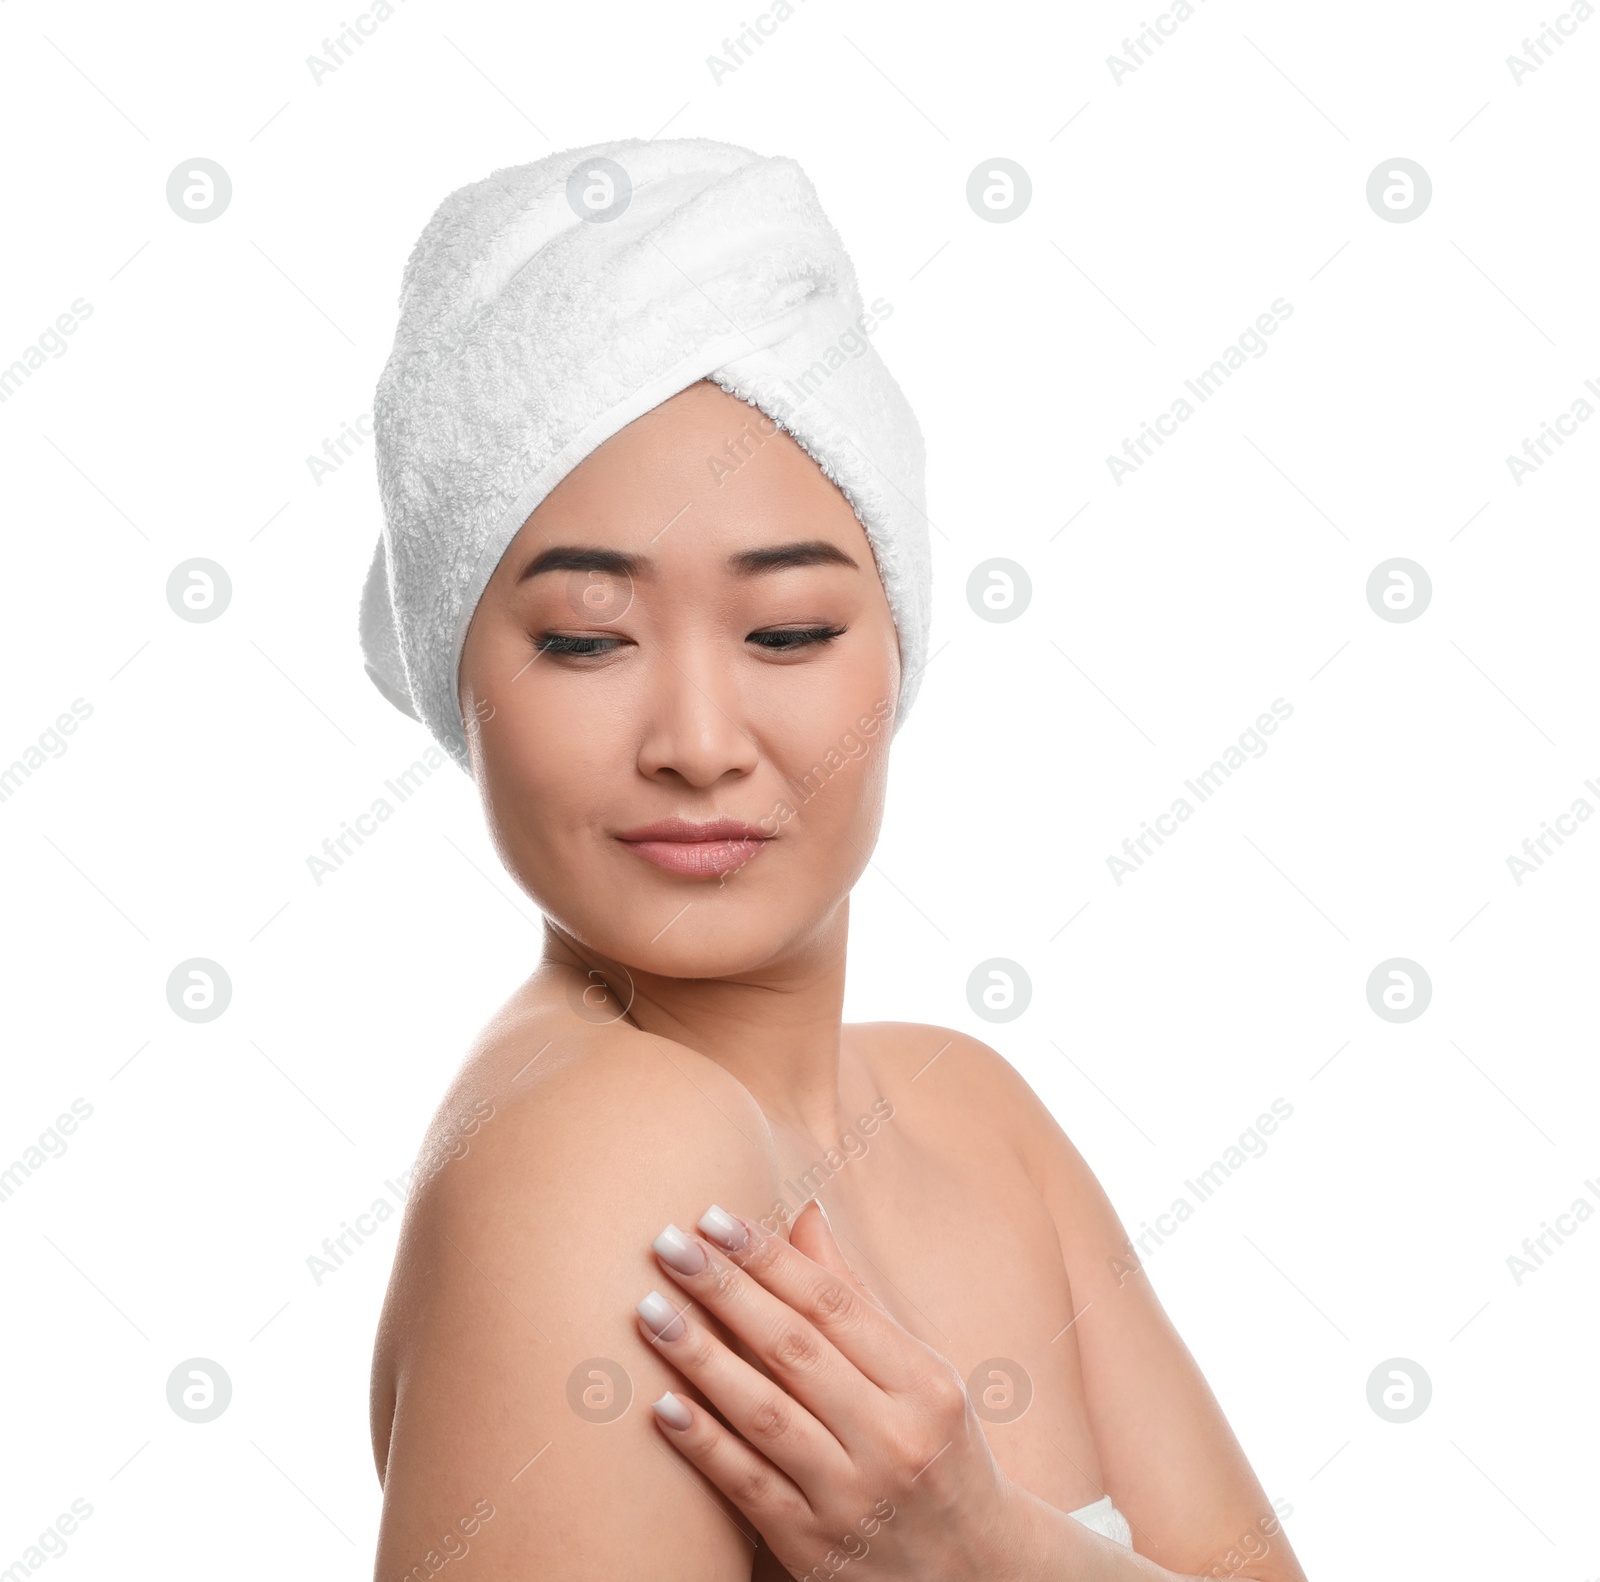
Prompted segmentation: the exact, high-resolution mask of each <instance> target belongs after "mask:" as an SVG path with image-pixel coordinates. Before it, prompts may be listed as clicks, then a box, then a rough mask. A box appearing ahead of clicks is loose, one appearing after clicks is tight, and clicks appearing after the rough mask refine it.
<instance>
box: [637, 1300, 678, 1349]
mask: <svg viewBox="0 0 1600 1582" xmlns="http://www.w3.org/2000/svg"><path fill="white" fill-rule="evenodd" d="M635 1311H636V1312H637V1313H638V1315H639V1317H640V1318H642V1319H643V1320H644V1321H645V1323H646V1324H647V1325H649V1327H650V1333H651V1334H653V1335H654V1336H655V1337H656V1339H657V1340H682V1339H683V1336H684V1331H685V1327H686V1326H685V1325H684V1322H683V1319H682V1317H681V1316H680V1315H679V1313H678V1310H677V1309H676V1308H675V1307H674V1306H673V1305H672V1303H670V1302H669V1301H668V1300H667V1299H666V1297H664V1296H663V1295H662V1294H661V1293H660V1292H659V1291H652V1292H651V1293H650V1294H649V1296H647V1297H646V1298H645V1299H644V1301H642V1302H641V1303H640V1304H639V1306H638V1307H637V1309H635Z"/></svg>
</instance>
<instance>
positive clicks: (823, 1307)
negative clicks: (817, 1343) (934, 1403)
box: [696, 1205, 928, 1393]
mask: <svg viewBox="0 0 1600 1582" xmlns="http://www.w3.org/2000/svg"><path fill="white" fill-rule="evenodd" d="M699 1229H700V1231H701V1233H702V1234H703V1235H704V1236H705V1237H706V1238H707V1239H708V1240H710V1241H712V1242H715V1243H716V1244H717V1246H718V1247H720V1248H722V1249H723V1250H724V1251H726V1252H727V1254H728V1257H729V1258H730V1259H731V1260H732V1261H733V1262H734V1263H736V1264H737V1265H738V1266H739V1268H740V1269H741V1270H742V1271H743V1272H744V1273H746V1274H748V1275H750V1276H752V1277H753V1278H754V1279H755V1280H758V1281H759V1282H760V1284H761V1287H762V1288H763V1289H765V1290H766V1291H767V1292H768V1293H769V1294H771V1295H772V1296H775V1297H777V1298H779V1299H780V1300H781V1301H782V1302H783V1303H784V1304H785V1305H786V1306H788V1307H789V1308H790V1309H792V1310H793V1311H794V1312H795V1313H797V1314H799V1315H800V1316H801V1317H802V1318H803V1319H805V1320H806V1321H807V1322H808V1323H809V1324H811V1325H812V1326H813V1327H814V1328H815V1329H816V1331H817V1332H818V1333H819V1334H821V1335H823V1336H824V1337H825V1338H826V1339H827V1340H828V1341H829V1343H830V1344H831V1345H832V1346H834V1347H835V1348H836V1349H837V1350H838V1352H839V1354H840V1355H841V1356H843V1357H845V1358H846V1359H848V1360H849V1361H850V1362H851V1363H852V1364H854V1366H855V1367H856V1368H857V1369H858V1370H859V1371H860V1372H861V1373H862V1374H863V1375H864V1376H865V1377H866V1378H868V1379H870V1380H871V1381H872V1382H873V1383H874V1384H876V1385H877V1386H878V1388H879V1389H880V1390H884V1391H888V1392H890V1393H904V1392H906V1391H909V1390H912V1389H914V1388H915V1387H916V1384H917V1381H918V1379H919V1378H920V1377H921V1376H922V1375H923V1374H924V1373H925V1372H926V1370H927V1357H928V1348H927V1347H926V1346H924V1345H923V1344H922V1342H921V1341H919V1340H918V1339H916V1337H915V1336H913V1335H912V1334H911V1333H910V1332H909V1331H908V1330H906V1329H905V1328H904V1327H903V1326H902V1325H901V1324H900V1323H898V1322H897V1321H896V1320H895V1318H894V1317H893V1316H892V1315H891V1314H890V1313H889V1312H887V1311H886V1310H885V1309H884V1308H883V1307H882V1306H881V1304H879V1303H877V1302H872V1301H868V1300H867V1298H866V1297H865V1296H864V1295H863V1294H862V1293H861V1291H860V1290H859V1289H858V1288H857V1286H856V1283H855V1282H854V1281H853V1280H850V1281H846V1280H845V1279H843V1278H841V1277H840V1276H839V1275H837V1274H835V1273H834V1272H833V1271H832V1270H831V1269H825V1268H823V1267H821V1266H820V1265H819V1264H817V1263H815V1262H814V1261H813V1260H812V1259H810V1258H808V1257H807V1256H806V1255H805V1253H803V1252H801V1251H800V1250H799V1249H798V1248H796V1247H794V1246H792V1245H790V1243H788V1242H787V1241H785V1240H784V1239H783V1237H781V1236H775V1235H773V1233H772V1232H771V1231H768V1230H766V1229H764V1228H763V1227H762V1226H761V1225H759V1224H757V1223H756V1222H755V1221H754V1220H750V1219H746V1218H745V1217H744V1216H743V1215H734V1214H729V1213H728V1212H727V1211H726V1210H725V1209H721V1208H717V1207H716V1206H715V1205H713V1206H712V1207H711V1208H710V1209H708V1210H707V1211H706V1213H705V1214H704V1215H702V1216H701V1219H700V1221H699ZM829 1239H830V1240H831V1239H832V1235H831V1232H830V1233H829ZM835 1247H836V1248H837V1243H836V1244H835ZM839 1257H840V1259H841V1261H842V1259H843V1254H839ZM696 1294H697V1295H698V1294H699V1293H698V1292H697V1293H696ZM708 1305H709V1304H708ZM721 1316H722V1315H721V1314H720V1313H719V1314H718V1317H721ZM747 1338H748V1337H747Z"/></svg>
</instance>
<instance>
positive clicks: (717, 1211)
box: [695, 1203, 750, 1252]
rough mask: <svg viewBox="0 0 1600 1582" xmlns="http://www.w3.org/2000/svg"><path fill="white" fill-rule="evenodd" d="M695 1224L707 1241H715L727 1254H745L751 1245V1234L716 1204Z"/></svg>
mask: <svg viewBox="0 0 1600 1582" xmlns="http://www.w3.org/2000/svg"><path fill="white" fill-rule="evenodd" d="M695 1223H696V1225H697V1226H698V1228H699V1230H700V1232H701V1234H703V1235H704V1236H705V1238H706V1240H707V1241H714V1242H715V1243H716V1244H717V1245H718V1246H719V1247H721V1248H722V1249H723V1250H724V1251H726V1252H743V1251H744V1249H745V1247H746V1246H747V1245H748V1244H749V1241H750V1232H749V1231H747V1230H746V1229H745V1228H744V1226H743V1225H741V1224H740V1223H739V1222H738V1220H736V1219H735V1218H734V1217H733V1215H731V1214H730V1213H729V1212H728V1211H727V1210H726V1209H725V1208H718V1207H717V1205H716V1204H715V1203H713V1204H712V1205H711V1207H710V1208H708V1209H707V1210H706V1211H705V1213H704V1214H702V1215H701V1216H700V1218H699V1219H698V1220H697V1221H696V1222H695Z"/></svg>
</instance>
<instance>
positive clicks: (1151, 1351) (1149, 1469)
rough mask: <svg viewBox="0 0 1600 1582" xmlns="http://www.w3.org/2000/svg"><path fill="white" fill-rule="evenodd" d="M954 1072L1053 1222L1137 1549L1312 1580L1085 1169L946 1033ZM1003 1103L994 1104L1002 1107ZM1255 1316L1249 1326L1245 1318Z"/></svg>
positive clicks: (984, 1058) (1013, 1078)
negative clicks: (1010, 1139) (998, 1128)
mask: <svg viewBox="0 0 1600 1582" xmlns="http://www.w3.org/2000/svg"><path fill="white" fill-rule="evenodd" d="M949 1037H951V1038H952V1039H954V1040H956V1041H957V1047H958V1048H959V1050H960V1053H961V1055H962V1057H963V1058H962V1060H961V1061H960V1062H959V1065H958V1069H960V1070H961V1071H963V1072H964V1073H966V1075H965V1077H964V1081H965V1082H966V1083H968V1084H970V1085H971V1088H972V1093H971V1101H972V1103H973V1104H980V1103H981V1104H983V1105H985V1106H986V1108H987V1112H988V1113H990V1114H991V1115H995V1116H996V1118H997V1120H998V1121H999V1123H1000V1124H1002V1125H1008V1126H1012V1127H1014V1128H1015V1132H1014V1137H1015V1143H1016V1147H1017V1150H1018V1152H1019V1153H1020V1154H1021V1156H1022V1158H1023V1161H1024V1163H1025V1165H1026V1166H1027V1169H1028V1172H1029V1174H1030V1176H1032V1178H1033V1180H1034V1182H1035V1184H1036V1186H1037V1187H1038V1189H1039V1191H1040V1194H1041V1196H1043V1198H1044V1200H1045V1203H1046V1206H1047V1207H1048V1209H1049V1210H1050V1214H1051V1217H1052V1219H1053V1220H1054V1221H1055V1225H1056V1234H1057V1238H1058V1240H1059V1241H1060V1244H1061V1255H1062V1259H1063V1262H1064V1263H1065V1265H1066V1270H1067V1278H1068V1281H1069V1282H1070V1284H1071V1288H1072V1305H1073V1312H1074V1313H1075V1314H1077V1315H1078V1316H1077V1319H1076V1321H1075V1326H1074V1327H1075V1329H1076V1331H1077V1337H1078V1352H1079V1361H1080V1366H1081V1369H1082V1373H1083V1384H1084V1397H1085V1403H1086V1407H1087V1410H1088V1413H1089V1418H1090V1427H1091V1430H1092V1432H1093V1435H1094V1440H1095V1444H1096V1447H1097V1448H1098V1450H1099V1454H1100V1464H1101V1471H1102V1476H1103V1478H1104V1482H1105V1487H1106V1490H1107V1492H1108V1493H1110V1494H1111V1495H1112V1496H1113V1497H1114V1499H1115V1501H1116V1504H1117V1506H1118V1508H1119V1509H1120V1510H1121V1511H1122V1512H1123V1514H1124V1515H1125V1516H1126V1517H1127V1518H1128V1521H1129V1524H1130V1525H1131V1527H1132V1529H1133V1531H1134V1534H1135V1543H1136V1545H1137V1547H1138V1549H1139V1552H1140V1553H1142V1554H1145V1555H1147V1556H1149V1557H1150V1558H1151V1559H1153V1560H1156V1561H1158V1562H1159V1563H1160V1564H1162V1565H1164V1566H1167V1567H1168V1568H1170V1569H1172V1570H1175V1571H1178V1572H1180V1573H1183V1574H1185V1575H1188V1574H1191V1573H1197V1572H1198V1573H1205V1574H1209V1573H1210V1571H1211V1570H1212V1568H1213V1567H1215V1566H1217V1565H1218V1564H1224V1565H1226V1566H1227V1567H1228V1568H1229V1572H1230V1574H1231V1575H1234V1576H1238V1577H1241V1578H1243V1577H1250V1578H1258V1579H1262V1582H1305V1579H1304V1573H1303V1572H1302V1571H1301V1569H1300V1566H1299V1564H1298V1562H1297V1561H1296V1560H1295V1557H1294V1554H1293V1551H1292V1550H1291V1549H1290V1547H1289V1544H1288V1540H1287V1539H1286V1538H1285V1537H1284V1536H1283V1535H1282V1532H1281V1528H1280V1526H1279V1524H1278V1519H1277V1516H1276V1513H1275V1511H1274V1510H1273V1507H1272V1504H1271V1502H1270V1501H1269V1500H1268V1499H1267V1497H1266V1494H1265V1492H1264V1490H1263V1489H1262V1487H1261V1484H1260V1482H1259V1480H1258V1479H1257V1477H1256V1475H1255V1472H1254V1471H1253V1469H1252V1468H1251V1466H1250V1463H1249V1461H1248V1460H1247V1459H1246V1457H1245V1454H1244V1451H1243V1449H1242V1448H1241V1447H1240V1445H1239V1442H1238V1440H1237V1438H1236V1437H1235V1436H1234V1433H1233V1430H1232V1429H1231V1428H1230V1427H1229V1425H1228V1421H1227V1419H1226V1418H1225V1417H1224V1415H1223V1413H1222V1409H1221V1407H1220V1406H1219V1405H1218V1403H1217V1400H1216V1397H1215V1396H1214V1395H1213V1394H1212V1392H1211V1389H1210V1386H1209V1385H1208V1384H1207V1383H1206V1380H1205V1377H1204V1375H1203V1374H1202V1373H1201V1371H1200V1368H1199V1366H1198V1364H1197V1363H1196V1362H1195V1360H1194V1357H1193V1356H1192V1355H1191V1354H1190V1352H1189V1349H1188V1347H1187V1346H1186V1345H1185V1344H1184V1342H1183V1339H1182V1337H1181V1336H1180V1335H1179V1334H1178V1332H1177V1330H1176V1328H1175V1327H1174V1326H1173V1324H1172V1322H1171V1320H1170V1319H1169V1318H1168V1317H1167V1314H1166V1312H1165V1310H1164V1309H1163V1308H1162V1306H1161V1302H1160V1300H1159V1298H1158V1297H1157V1296H1156V1293H1155V1289H1154V1287H1153V1286H1152V1285H1151V1283H1150V1279H1149V1276H1148V1275H1147V1274H1145V1273H1144V1271H1143V1269H1142V1268H1141V1267H1140V1266H1139V1260H1138V1258H1137V1256H1136V1255H1135V1254H1134V1253H1133V1252H1132V1250H1131V1248H1130V1245H1129V1240H1128V1236H1127V1233H1126V1231H1125V1229H1124V1227H1123V1224H1122V1221H1121V1219H1120V1217H1119V1216H1118V1214H1117V1211H1116V1209H1115V1208H1114V1207H1113V1206H1112V1203H1111V1200H1110V1198H1109V1197H1108V1196H1107V1195H1106V1192H1105V1190H1104V1188H1102V1186H1101V1185H1100V1182H1099V1180H1098V1179H1097V1178H1096V1176H1095V1173H1094V1171H1093V1170H1092V1169H1090V1167H1089V1164H1088V1162H1087V1161H1086V1160H1085V1159H1084V1157H1083V1155H1082V1154H1081V1153H1080V1152H1079V1151H1078V1149H1077V1148H1076V1146H1075V1145H1074V1144H1073V1142H1072V1140H1071V1139H1070V1138H1069V1137H1068V1136H1067V1134H1066V1133H1065V1132H1064V1131H1063V1130H1062V1128H1061V1126H1060V1124H1059V1123H1058V1122H1057V1121H1056V1119H1055V1117H1054V1116H1053V1115H1052V1114H1051V1113H1050V1111H1049V1109H1048V1108H1046V1106H1045V1105H1044V1103H1043V1102H1042V1101H1041V1100H1040V1099H1039V1097H1038V1095H1037V1094H1036V1093H1035V1092H1034V1091H1033V1089H1032V1088H1031V1087H1029V1085H1028V1083H1027V1082H1026V1081H1025V1080H1024V1078H1023V1077H1022V1075H1021V1073H1020V1072H1018V1071H1017V1070H1016V1068H1015V1067H1013V1066H1012V1065H1011V1064H1010V1062H1008V1061H1007V1060H1005V1059H1004V1058H1003V1057H1002V1056H1001V1055H1000V1054H998V1053H997V1052H996V1051H995V1050H993V1049H991V1048H990V1047H989V1046H988V1045H987V1044H984V1043H982V1042H981V1041H980V1040H978V1039H974V1038H971V1037H969V1036H968V1035H966V1034H964V1033H956V1032H950V1033H949ZM997 1101H998V1102H997ZM1251 1321H1252V1320H1251V1315H1250V1313H1249V1312H1248V1311H1245V1312H1243V1313H1242V1314H1241V1322H1242V1323H1245V1324H1248V1323H1250V1322H1251Z"/></svg>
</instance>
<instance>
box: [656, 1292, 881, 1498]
mask: <svg viewBox="0 0 1600 1582" xmlns="http://www.w3.org/2000/svg"><path fill="white" fill-rule="evenodd" d="M637 1311H638V1318H639V1328H640V1331H641V1332H642V1333H643V1335H644V1337H645V1338H646V1339H647V1340H648V1341H649V1342H650V1343H651V1345H653V1346H654V1347H655V1349H656V1350H657V1352H659V1353H660V1354H661V1356H663V1357H665V1358H666V1360H667V1361H668V1362H670V1363H671V1364H672V1366H673V1367H674V1368H676V1369H677V1370H678V1372H679V1373H681V1374H682V1375H683V1376H684V1378H686V1379H687V1380H688V1381H689V1382H690V1383H691V1384H693V1385H695V1386H696V1387H697V1388H698V1389H699V1391H700V1393H701V1394H702V1395H704V1396H705V1397H706V1399H707V1400H708V1401H710V1402H711V1404H712V1405H713V1406H715V1407H716V1409H717V1410H718V1411H719V1412H721V1414H722V1415H723V1417H724V1418H725V1419H726V1420H727V1422H728V1424H729V1426H730V1427H732V1428H733V1429H734V1431H735V1432H736V1433H738V1434H742V1435H743V1436H744V1438H745V1440H746V1441H747V1442H748V1443H749V1445H750V1446H751V1448H752V1449H754V1450H755V1451H756V1452H757V1453H758V1454H760V1455H761V1456H763V1457H765V1458H766V1460H768V1461H770V1462H771V1463H772V1464H773V1466H775V1467H777V1468H779V1469H780V1470H781V1471H783V1472H785V1473H786V1474H788V1476H789V1478H790V1479H791V1480H792V1481H793V1482H794V1483H796V1484H797V1485H798V1486H799V1487H800V1488H801V1489H802V1490H804V1491H808V1492H809V1491H820V1490H823V1489H827V1488H829V1487H831V1486H832V1485H833V1483H835V1482H837V1480H838V1479H839V1478H840V1477H842V1476H846V1475H848V1474H849V1472H850V1458H849V1457H848V1456H847V1455H846V1454H845V1451H844V1448H843V1446H842V1445H840V1443H839V1441H838V1440H837V1439H835V1438H834V1436H833V1435H832V1434H831V1433H830V1432H829V1431H828V1429H827V1428H825V1427H824V1426H823V1425H822V1424H821V1423H819V1422H818V1421H817V1419H816V1418H815V1417H813V1416H812V1415H811V1413H810V1412H808V1411H807V1410H806V1409H805V1407H804V1406H802V1405H801V1404H800V1402H798V1401H796V1400H794V1399H793V1398H792V1397H791V1396H789V1395H787V1394H785V1393H784V1391H783V1389H782V1388H781V1387H780V1386H779V1385H778V1384H776V1383H774V1381H773V1380H771V1379H769V1378H767V1377H766V1375H765V1374H763V1373H761V1372H759V1371H758V1370H757V1369H755V1368H752V1367H751V1366H750V1364H749V1363H748V1362H746V1361H745V1360H744V1359H743V1358H742V1357H737V1356H735V1355H734V1354H733V1352H731V1351H730V1350H729V1349H728V1348H727V1347H726V1346H725V1345H723V1343H722V1342H721V1341H720V1340H719V1339H718V1338H717V1337H716V1336H715V1335H714V1334H712V1332H711V1330H710V1329H709V1328H708V1327H707V1326H706V1325H705V1324H703V1323H701V1322H700V1321H699V1319H698V1318H696V1317H695V1316H694V1315H693V1314H692V1313H689V1312H678V1311H677V1310H676V1309H675V1308H674V1306H673V1304H672V1303H670V1302H668V1301H667V1299H666V1298H665V1297H664V1296H662V1295H661V1293H660V1292H659V1291H652V1292H651V1293H650V1294H649V1296H647V1297H646V1298H645V1299H644V1300H643V1301H642V1302H641V1303H640V1304H639V1306H638V1310H637Z"/></svg>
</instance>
